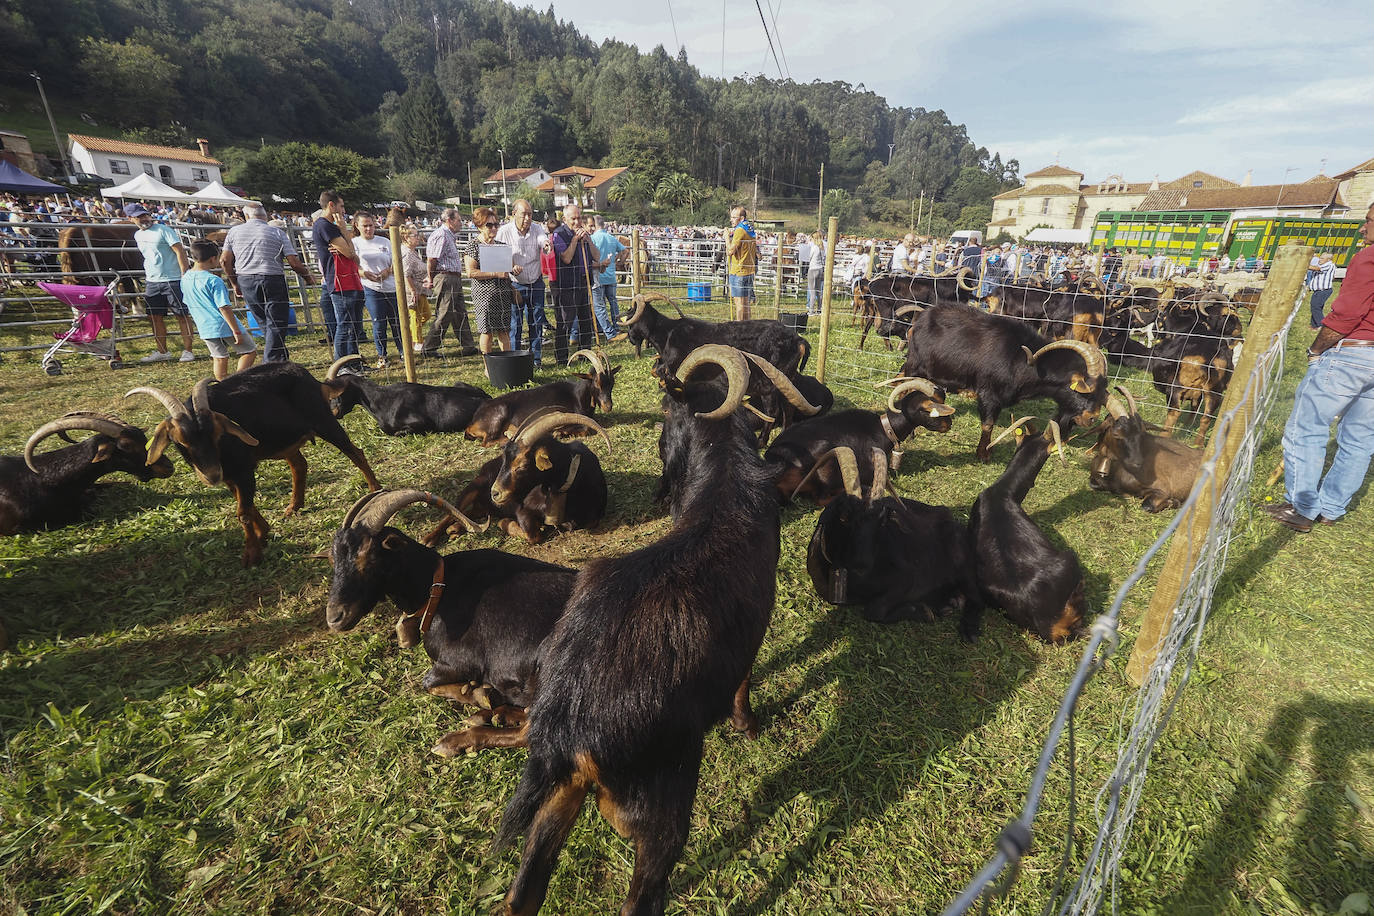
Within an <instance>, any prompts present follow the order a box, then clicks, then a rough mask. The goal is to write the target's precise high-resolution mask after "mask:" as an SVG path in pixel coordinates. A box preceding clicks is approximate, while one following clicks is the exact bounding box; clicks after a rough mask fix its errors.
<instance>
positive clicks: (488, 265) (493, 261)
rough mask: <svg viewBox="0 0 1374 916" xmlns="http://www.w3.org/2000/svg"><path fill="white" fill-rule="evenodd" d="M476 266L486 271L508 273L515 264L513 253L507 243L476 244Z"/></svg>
mask: <svg viewBox="0 0 1374 916" xmlns="http://www.w3.org/2000/svg"><path fill="white" fill-rule="evenodd" d="M477 254H478V257H477V267H478V269H479V270H483V271H486V272H488V273H498V274H499V273H510V271H511V268H513V267H514V266H515V260H514V257H515V256H514V253H513V252H512V251H511V247H510V246H509V245H483V244H481V243H480V242H479V243H478V245H477Z"/></svg>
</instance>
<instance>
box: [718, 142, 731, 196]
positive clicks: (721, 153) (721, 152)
mask: <svg viewBox="0 0 1374 916" xmlns="http://www.w3.org/2000/svg"><path fill="white" fill-rule="evenodd" d="M729 145H730V141H729V140H723V141H721V142H720V143H717V144H716V187H718V188H719V187H722V184H721V178H720V163H721V160H722V159H723V158H724V157H725V148H726V147H727V146H729Z"/></svg>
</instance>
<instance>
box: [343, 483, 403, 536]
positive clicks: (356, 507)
mask: <svg viewBox="0 0 1374 916" xmlns="http://www.w3.org/2000/svg"><path fill="white" fill-rule="evenodd" d="M390 492H392V491H391V490H368V491H367V492H366V493H364V494H363V495H362V498H361V499H359V500H358V501H357V502H355V503H354V504H353V507H352V508H351V509H349V510H348V514H346V515H345V516H344V519H343V521H342V522H340V523H339V527H340V528H348V527H349V526H351V525H352V524H353V520H354V519H355V518H357V517H358V513H359V512H361V511H363V507H364V506H366V505H367V504H368V503H370V502H372V500H374V499H376V498H377V497H378V496H381V495H382V494H383V493H390Z"/></svg>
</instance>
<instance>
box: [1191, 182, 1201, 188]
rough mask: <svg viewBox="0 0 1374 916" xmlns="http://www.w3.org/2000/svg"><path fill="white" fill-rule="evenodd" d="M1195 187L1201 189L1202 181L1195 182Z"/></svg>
mask: <svg viewBox="0 0 1374 916" xmlns="http://www.w3.org/2000/svg"><path fill="white" fill-rule="evenodd" d="M1193 187H1195V188H1200V187H1202V182H1200V181H1195V182H1193Z"/></svg>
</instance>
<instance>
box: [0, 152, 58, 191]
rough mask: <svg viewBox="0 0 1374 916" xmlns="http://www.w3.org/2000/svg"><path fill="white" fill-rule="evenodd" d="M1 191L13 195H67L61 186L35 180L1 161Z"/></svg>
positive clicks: (16, 167) (19, 169)
mask: <svg viewBox="0 0 1374 916" xmlns="http://www.w3.org/2000/svg"><path fill="white" fill-rule="evenodd" d="M0 191H9V192H10V193H11V194H51V193H53V192H54V191H56V192H57V193H59V194H65V193H66V192H67V189H66V188H64V187H62V185H60V184H53V183H52V182H51V181H44V180H43V179H41V178H35V177H34V176H32V175H30V174H29V173H28V172H26V171H24V170H23V169H21V168H19V166H17V165H15V164H14V163H12V162H9V161H8V160H5V159H0Z"/></svg>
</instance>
